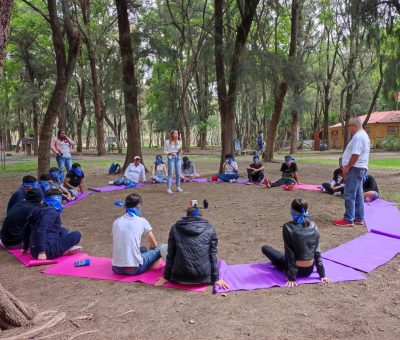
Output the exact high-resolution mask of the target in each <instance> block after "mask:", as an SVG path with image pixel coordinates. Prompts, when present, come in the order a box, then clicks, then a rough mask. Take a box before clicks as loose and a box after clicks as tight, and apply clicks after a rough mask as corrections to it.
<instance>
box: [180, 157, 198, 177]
mask: <svg viewBox="0 0 400 340" xmlns="http://www.w3.org/2000/svg"><path fill="white" fill-rule="evenodd" d="M182 160H183V162H182V166H181V180H182V181H183V182H191V181H192V180H193V179H195V178H198V177H200V175H199V174H198V173H197V172H196V167H195V166H194V163H193V162H192V161H190V160H189V157H186V156H185V157H183V158H182Z"/></svg>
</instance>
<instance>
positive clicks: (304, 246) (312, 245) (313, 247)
mask: <svg viewBox="0 0 400 340" xmlns="http://www.w3.org/2000/svg"><path fill="white" fill-rule="evenodd" d="M282 234H283V241H284V244H285V258H286V261H287V264H288V274H287V276H288V279H289V280H290V281H295V280H296V276H297V265H296V260H312V259H314V264H315V266H316V267H317V271H318V274H319V276H320V277H321V278H323V277H325V269H324V264H323V263H322V258H321V250H320V248H319V231H318V227H317V225H316V224H315V223H314V222H313V221H310V225H309V226H308V227H307V226H304V225H303V224H295V223H293V222H289V223H286V224H284V225H283V230H282Z"/></svg>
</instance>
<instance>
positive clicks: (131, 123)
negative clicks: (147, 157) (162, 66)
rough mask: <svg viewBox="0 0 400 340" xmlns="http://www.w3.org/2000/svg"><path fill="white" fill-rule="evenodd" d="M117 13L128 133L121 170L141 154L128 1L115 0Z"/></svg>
mask: <svg viewBox="0 0 400 340" xmlns="http://www.w3.org/2000/svg"><path fill="white" fill-rule="evenodd" d="M115 3H116V6H117V15H118V31H119V46H120V52H121V59H122V82H123V84H122V86H123V90H124V98H125V120H126V128H127V135H128V148H127V152H126V157H125V162H124V165H123V170H124V169H126V167H127V166H128V165H129V163H132V162H133V160H134V157H135V156H136V155H139V156H142V145H141V141H140V121H139V110H138V103H137V96H138V90H137V84H136V78H135V67H134V64H133V51H132V44H131V38H130V27H129V20H128V1H127V0H115Z"/></svg>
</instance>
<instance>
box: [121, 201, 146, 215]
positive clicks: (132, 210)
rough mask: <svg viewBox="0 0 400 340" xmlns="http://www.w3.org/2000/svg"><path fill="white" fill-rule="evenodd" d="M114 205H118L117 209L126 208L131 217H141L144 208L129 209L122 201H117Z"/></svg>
mask: <svg viewBox="0 0 400 340" xmlns="http://www.w3.org/2000/svg"><path fill="white" fill-rule="evenodd" d="M114 205H116V206H117V207H125V211H126V213H127V214H129V216H131V217H133V216H140V211H141V210H142V207H140V206H139V207H135V208H128V207H127V206H126V205H125V204H124V202H122V201H115V202H114Z"/></svg>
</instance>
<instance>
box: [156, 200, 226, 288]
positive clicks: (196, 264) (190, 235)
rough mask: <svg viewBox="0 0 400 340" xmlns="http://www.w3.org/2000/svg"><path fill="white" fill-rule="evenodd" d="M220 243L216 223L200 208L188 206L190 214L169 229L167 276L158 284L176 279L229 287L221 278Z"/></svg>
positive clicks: (175, 280)
mask: <svg viewBox="0 0 400 340" xmlns="http://www.w3.org/2000/svg"><path fill="white" fill-rule="evenodd" d="M217 245H218V239H217V234H216V232H215V228H214V226H213V225H211V224H210V223H209V222H208V221H207V220H205V219H203V218H202V217H201V213H200V211H199V208H197V207H190V208H188V210H187V213H186V217H183V218H181V219H180V220H179V221H178V222H176V223H175V224H174V225H173V226H172V228H171V230H170V232H169V238H168V253H167V258H166V262H167V263H166V265H165V269H164V278H161V279H160V280H159V281H158V282H157V285H162V284H164V283H165V282H166V281H172V282H179V283H183V284H196V283H209V284H216V285H218V286H219V287H221V288H224V289H227V288H229V287H228V285H227V283H226V282H225V281H224V280H222V279H220V278H219V272H218V257H217Z"/></svg>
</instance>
